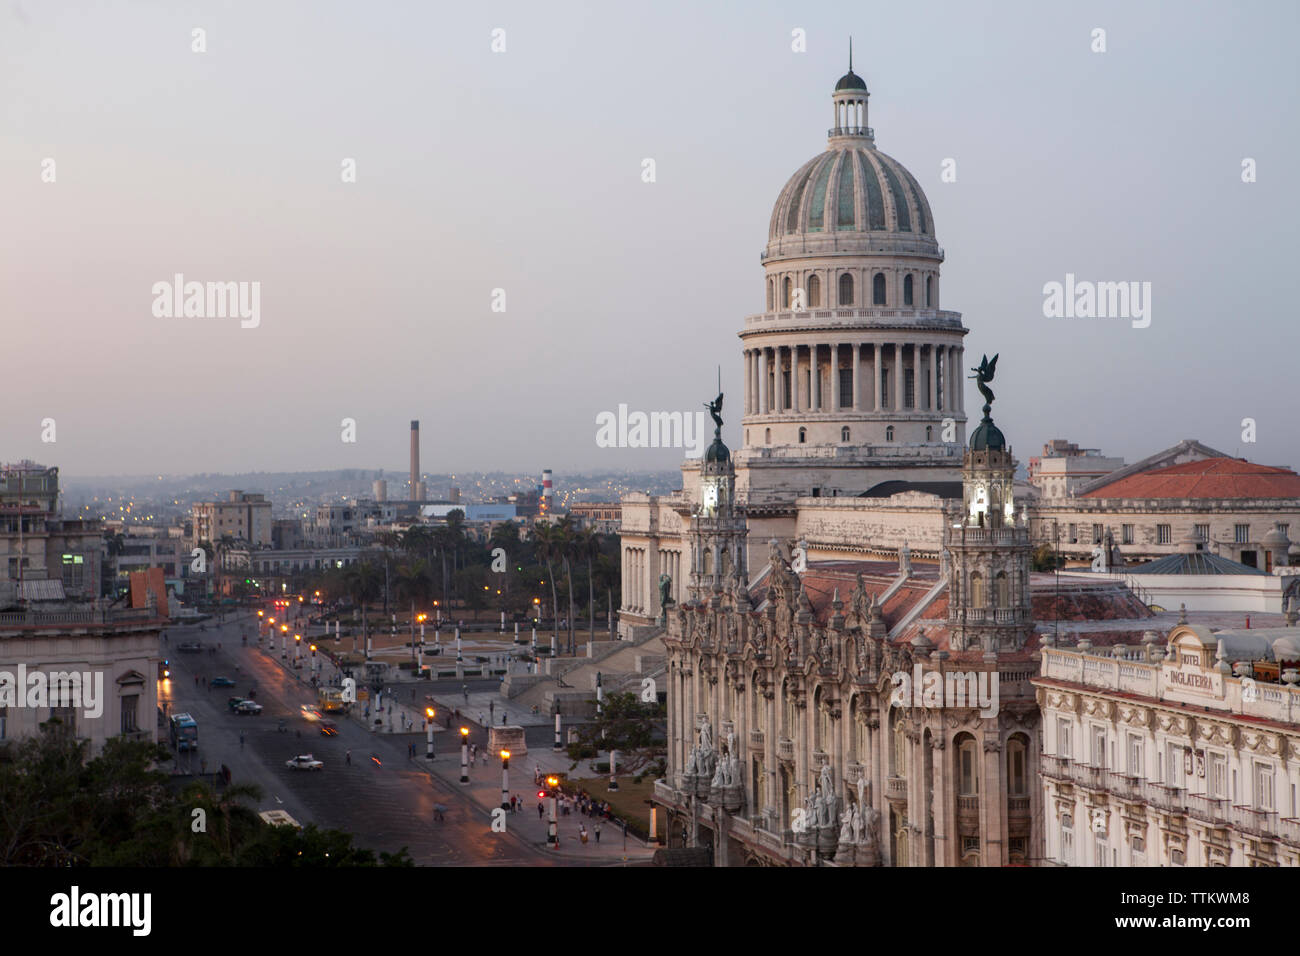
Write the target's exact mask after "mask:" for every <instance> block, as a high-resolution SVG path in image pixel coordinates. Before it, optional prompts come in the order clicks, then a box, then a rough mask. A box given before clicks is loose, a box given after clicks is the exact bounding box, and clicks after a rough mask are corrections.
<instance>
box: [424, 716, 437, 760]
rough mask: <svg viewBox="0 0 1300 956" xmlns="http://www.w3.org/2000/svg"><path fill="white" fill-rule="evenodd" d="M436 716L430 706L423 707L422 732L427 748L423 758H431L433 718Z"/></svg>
mask: <svg viewBox="0 0 1300 956" xmlns="http://www.w3.org/2000/svg"><path fill="white" fill-rule="evenodd" d="M435 716H436V714H435V713H434V710H433V708H432V707H426V708H424V734H425V739H426V740H427V742H428V743H427V746H428V750H427V752H426V753H425V755H424V759H425V760H432V759H433V718H434V717H435Z"/></svg>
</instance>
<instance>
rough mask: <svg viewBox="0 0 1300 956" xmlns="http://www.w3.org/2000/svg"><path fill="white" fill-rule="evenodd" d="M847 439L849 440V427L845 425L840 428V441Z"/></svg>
mask: <svg viewBox="0 0 1300 956" xmlns="http://www.w3.org/2000/svg"><path fill="white" fill-rule="evenodd" d="M848 440H849V427H848V426H847V425H845V426H844V427H843V428H841V429H840V441H848Z"/></svg>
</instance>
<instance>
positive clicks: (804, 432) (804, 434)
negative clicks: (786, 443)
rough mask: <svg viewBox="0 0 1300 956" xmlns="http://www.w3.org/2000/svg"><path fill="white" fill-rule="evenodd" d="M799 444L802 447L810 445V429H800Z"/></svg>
mask: <svg viewBox="0 0 1300 956" xmlns="http://www.w3.org/2000/svg"><path fill="white" fill-rule="evenodd" d="M799 444H801V445H806V444H808V429H806V428H801V429H799Z"/></svg>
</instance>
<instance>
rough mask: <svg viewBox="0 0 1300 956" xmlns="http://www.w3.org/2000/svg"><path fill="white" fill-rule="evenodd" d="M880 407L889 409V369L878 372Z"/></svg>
mask: <svg viewBox="0 0 1300 956" xmlns="http://www.w3.org/2000/svg"><path fill="white" fill-rule="evenodd" d="M880 407H881V408H889V369H887V368H886V369H881V371H880Z"/></svg>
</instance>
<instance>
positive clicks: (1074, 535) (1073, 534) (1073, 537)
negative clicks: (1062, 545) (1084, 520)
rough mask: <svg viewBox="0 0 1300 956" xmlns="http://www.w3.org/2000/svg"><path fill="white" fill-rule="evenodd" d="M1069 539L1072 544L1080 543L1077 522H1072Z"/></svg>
mask: <svg viewBox="0 0 1300 956" xmlns="http://www.w3.org/2000/svg"><path fill="white" fill-rule="evenodd" d="M1069 541H1070V544H1078V543H1079V526H1078V525H1077V524H1074V523H1071V524H1070V534H1069Z"/></svg>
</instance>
